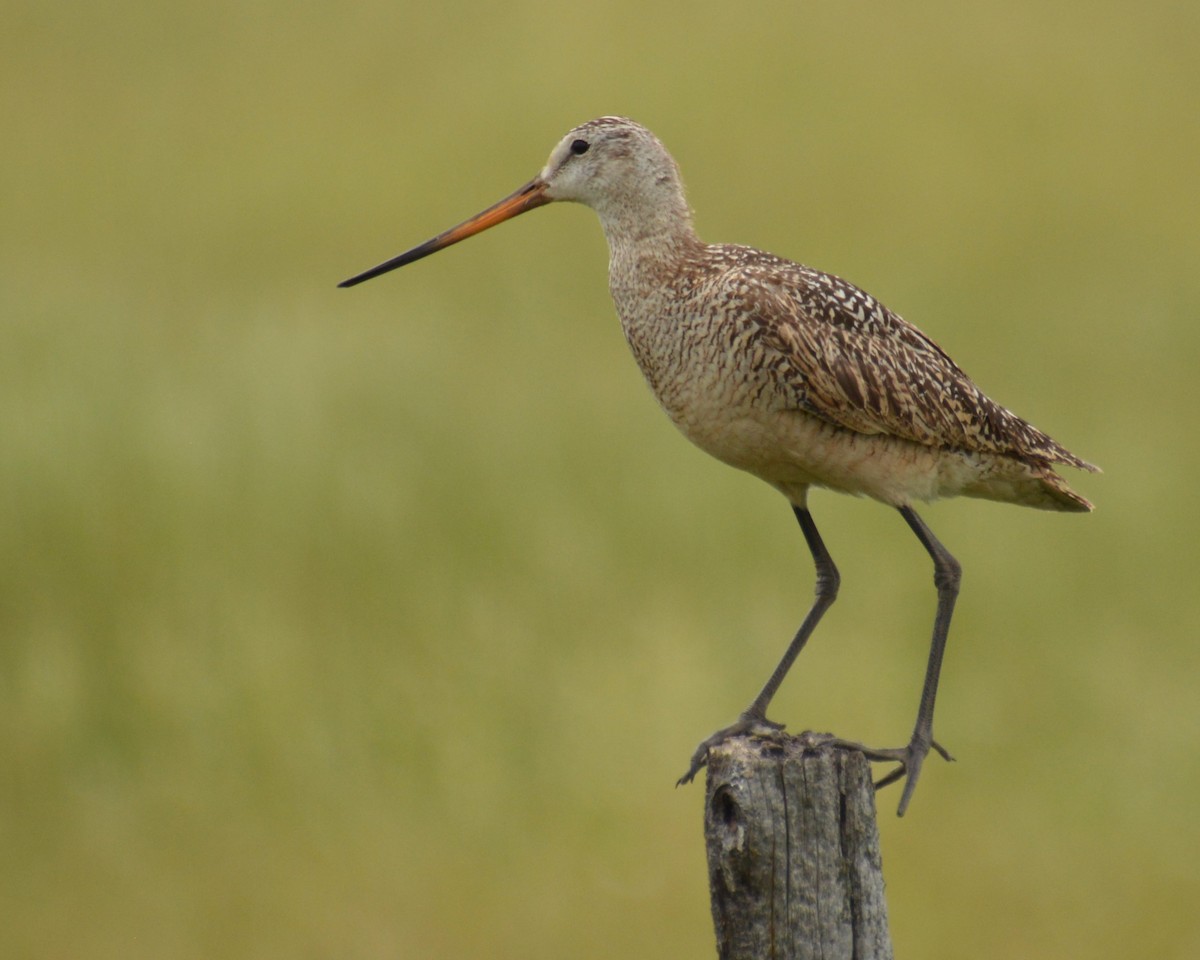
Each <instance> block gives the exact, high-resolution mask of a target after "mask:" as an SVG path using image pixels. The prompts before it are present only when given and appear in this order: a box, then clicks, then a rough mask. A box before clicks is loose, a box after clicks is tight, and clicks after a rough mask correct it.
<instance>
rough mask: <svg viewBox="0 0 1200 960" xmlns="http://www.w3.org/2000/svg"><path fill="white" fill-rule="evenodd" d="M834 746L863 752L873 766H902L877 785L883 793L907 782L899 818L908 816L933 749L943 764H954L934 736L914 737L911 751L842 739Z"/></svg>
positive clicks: (879, 780) (836, 741) (902, 796)
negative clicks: (911, 801)
mask: <svg viewBox="0 0 1200 960" xmlns="http://www.w3.org/2000/svg"><path fill="white" fill-rule="evenodd" d="M834 742H835V744H836V745H837V746H839V747H845V748H846V749H848V750H858V751H860V752H861V753H862V754H863V756H865V757H866V758H867V759H868V760H870V761H872V762H873V763H897V764H899V766H898V767H896V769H895V770H891V771H889V772H888V773H887V774H885V775H884V776H883V777H881V778H880V779H878V780H876V781H875V789H876V790H881V789H882V788H883V787H886V786H888V785H889V784H893V783H895V782H896V781H897V780H899V779H900V778H901V777H904V778H905V780H904V791H903V792H902V793H901V794H900V806H899V807H898V808H897V809H896V816H898V817H902V816H904V811H905V810H907V809H908V804H909V801H910V800H912V795H913V791H915V790H916V789H917V779H918V778H919V777H920V776H921V765H922V764H924V762H925V757H926V756H927V755H928V753H929V751H930V749H931V748H932V749H933V750H934V751H936V752H937V753H938V755H939V756H941V758H942V759H943V760H948V761H953V760H954V758H953V757H952V756H950V752H949V751H948V750H947V749H946V748H945V747H943V746H942V745H941V744H940V743H938V742H937V741H936V740H934V739H933V737H932V736H930V735H929V734H925V733H914V734H913V738H912V740H911V741H910V742H909V744H908V746H907V747H887V748H884V749H876V748H874V747H865V746H863V745H862V744H861V743H855V742H854V741H853V740H842V739H840V738H839V739H837V740H835V741H834Z"/></svg>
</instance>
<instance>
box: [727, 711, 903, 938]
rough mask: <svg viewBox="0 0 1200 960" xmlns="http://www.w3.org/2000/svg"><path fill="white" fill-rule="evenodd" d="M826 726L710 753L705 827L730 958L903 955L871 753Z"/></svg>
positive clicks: (730, 744)
mask: <svg viewBox="0 0 1200 960" xmlns="http://www.w3.org/2000/svg"><path fill="white" fill-rule="evenodd" d="M829 739H830V738H828V737H826V736H824V735H821V734H810V733H805V734H801V735H800V736H797V737H792V736H781V737H780V739H778V740H765V739H757V738H745V737H738V738H735V739H732V740H728V741H726V742H725V743H723V744H721V745H720V746H717V747H714V748H713V749H712V750H710V751H709V756H708V787H707V792H706V802H705V813H704V833H705V839H706V843H707V847H708V877H709V888H710V890H711V894H712V912H713V923H714V924H715V926H716V931H717V952H718V954H719V956H720V958H721V960H766V958H771V960H776V958H778V960H808V958H813V960H816V958H818V957H819V958H823V960H842V958H845V960H891V958H892V943H891V938H890V936H889V934H888V920H887V903H886V901H885V899H884V895H883V867H882V860H881V858H880V856H879V831H878V829H877V828H876V825H875V790H874V787H873V786H872V784H871V770H870V766H869V764H868V763H867V760H866V757H864V756H863V755H862V754H861V753H859V752H858V751H855V750H849V749H845V748H843V747H836V746H834V745H832V744H830V743H828V742H827V741H828V740H829Z"/></svg>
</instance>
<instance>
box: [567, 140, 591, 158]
mask: <svg viewBox="0 0 1200 960" xmlns="http://www.w3.org/2000/svg"><path fill="white" fill-rule="evenodd" d="M590 146H591V144H590V143H588V142H587V141H586V140H572V141H571V152H572V153H573V154H575V156H579V155H580V154H581V153H587V152H588V147H590Z"/></svg>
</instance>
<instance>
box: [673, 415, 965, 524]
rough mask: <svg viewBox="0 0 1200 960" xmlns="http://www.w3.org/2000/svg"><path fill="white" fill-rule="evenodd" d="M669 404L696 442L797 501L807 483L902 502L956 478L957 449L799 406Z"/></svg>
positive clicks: (925, 496)
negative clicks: (832, 419) (870, 429)
mask: <svg viewBox="0 0 1200 960" xmlns="http://www.w3.org/2000/svg"><path fill="white" fill-rule="evenodd" d="M667 412H668V413H669V414H670V416H671V419H672V420H673V421H674V422H675V425H676V426H677V427H679V429H680V430H681V431H682V432H683V434H684V436H686V437H687V438H688V439H689V440H691V441H692V442H693V443H694V444H696V446H698V447H700V449H702V450H704V451H705V452H706V453H708V454H710V455H712V456H714V457H716V458H717V459H718V460H721V461H722V462H724V463H727V464H729V465H730V466H733V467H737V468H738V469H741V470H745V471H747V472H748V473H752V474H754V475H755V476H757V477H759V478H761V479H762V480H765V481H766V482H767V483H769V484H771V485H772V486H774V487H776V488H777V489H779V490H780V491H782V492H783V493H784V494H785V495H786V496H788V497H789V499H791V500H793V501H794V502H798V503H802V502H803V500H804V492H805V490H806V489H807V488H808V487H810V486H819V487H828V488H829V489H832V490H838V491H840V492H842V493H849V494H854V495H859V496H868V497H872V498H874V499H876V500H880V501H882V502H884V503H888V504H893V505H896V506H902V505H907V504H911V503H912V502H913V501H916V500H933V499H936V498H937V497H939V496H943V495H945V494H947V493H949V492H951V490H950V489H949V488H952V487H957V486H959V482H958V480H957V478H956V477H954V476H953V473H954V466H955V463H954V462H953V461H956V460H957V459H958V458H957V456H956V455H949V454H946V453H944V452H939V451H937V450H935V449H933V448H930V447H926V446H923V445H921V444H917V443H912V442H910V441H907V440H901V439H899V438H896V437H889V436H883V435H868V434H861V433H856V432H854V431H852V430H846V429H843V428H841V427H837V426H834V425H833V424H830V423H827V422H826V421H823V420H820V419H818V418H817V417H814V416H812V415H810V414H808V413H804V412H801V411H797V410H779V411H773V412H770V411H755V410H746V409H732V408H729V407H725V408H717V407H713V406H710V405H707V404H700V405H696V404H693V405H689V406H688V407H686V408H683V409H677V410H673V409H670V408H668V410H667ZM963 466H964V469H965V470H966V472H967V473H969V472H970V470H969V467H968V466H967V465H966V464H964V465H963ZM948 468H949V469H948Z"/></svg>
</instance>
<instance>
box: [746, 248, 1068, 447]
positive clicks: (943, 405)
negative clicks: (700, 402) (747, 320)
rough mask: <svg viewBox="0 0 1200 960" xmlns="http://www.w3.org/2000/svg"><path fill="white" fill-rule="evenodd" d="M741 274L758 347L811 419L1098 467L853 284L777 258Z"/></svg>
mask: <svg viewBox="0 0 1200 960" xmlns="http://www.w3.org/2000/svg"><path fill="white" fill-rule="evenodd" d="M742 266H743V271H744V272H743V279H744V280H745V281H746V286H745V287H743V289H744V291H745V293H746V296H747V299H748V303H747V304H746V305H747V306H748V307H749V308H750V309H749V311H748V312H749V313H751V314H752V315H753V316H754V317H755V320H756V322H757V323H758V324H759V325H760V330H759V335H760V344H761V349H765V350H766V351H767V353H768V354H769V358H768V362H769V363H771V364H772V365H774V367H775V368H776V369H777V370H778V371H779V373H780V374H781V377H782V379H783V380H784V382H785V383H786V384H787V386H788V388H789V389H790V391H791V393H792V395H793V396H794V398H795V401H796V403H797V404H798V406H800V407H801V408H802V409H804V410H805V411H807V412H809V413H813V414H816V415H817V416H819V417H822V418H824V419H826V420H828V421H830V422H832V423H835V424H837V425H838V426H841V427H844V428H846V429H848V430H854V431H856V432H858V433H864V434H886V435H889V436H895V437H900V438H903V439H905V440H912V441H915V442H917V443H921V444H925V445H928V446H945V447H954V448H957V449H961V450H968V451H978V452H987V453H1000V454H1007V455H1010V456H1016V457H1019V458H1021V459H1024V460H1029V461H1036V462H1040V463H1045V464H1049V463H1066V464H1070V465H1072V466H1078V467H1084V468H1085V469H1086V468H1089V467H1091V465H1090V464H1088V463H1086V462H1085V461H1083V460H1080V459H1079V458H1078V457H1076V456H1074V455H1073V454H1072V453H1070V452H1069V451H1067V450H1066V449H1065V448H1063V447H1062V446H1061V445H1059V444H1058V443H1057V442H1055V441H1054V440H1053V439H1051V438H1050V437H1048V436H1047V435H1046V434H1044V433H1042V432H1041V431H1040V430H1038V429H1037V428H1036V427H1034V426H1032V425H1031V424H1029V423H1027V422H1026V421H1024V420H1022V419H1021V418H1020V417H1018V416H1017V415H1016V414H1014V413H1012V412H1011V411H1010V410H1007V409H1005V408H1004V407H1002V406H1000V405H999V404H998V403H996V402H995V401H993V400H991V399H990V398H989V397H988V396H986V395H985V394H984V393H983V391H981V390H980V389H979V388H978V387H977V386H975V384H974V383H973V382H972V381H971V379H970V377H968V376H967V375H966V374H965V373H964V372H963V371H962V369H961V368H959V366H958V365H957V364H956V363H955V362H954V361H953V360H951V359H950V357H949V356H948V355H947V354H946V352H945V351H944V350H942V348H941V347H939V346H938V345H937V344H936V343H934V342H933V341H932V340H931V339H929V337H927V336H925V334H923V333H921V331H920V330H918V329H917V328H916V327H914V326H912V324H910V323H907V322H906V321H905V320H903V319H902V318H901V317H900V316H898V315H897V314H895V313H893V312H892V311H890V310H889V309H888V308H887V307H885V306H884V305H883V304H881V303H880V302H879V301H878V300H876V299H875V298H874V297H872V296H870V295H869V294H867V293H865V292H864V291H862V290H860V289H859V288H858V287H855V286H854V285H853V284H850V283H848V282H846V281H845V280H842V279H841V278H839V277H835V276H833V275H831V274H827V273H821V272H820V271H817V270H813V269H811V268H808V267H801V266H799V265H798V264H793V263H790V262H789V261H782V260H776V258H773V257H769V258H767V259H766V260H764V261H763V262H762V263H759V264H755V265H752V266H750V267H749V269H747V265H746V264H743V265H742Z"/></svg>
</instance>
